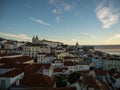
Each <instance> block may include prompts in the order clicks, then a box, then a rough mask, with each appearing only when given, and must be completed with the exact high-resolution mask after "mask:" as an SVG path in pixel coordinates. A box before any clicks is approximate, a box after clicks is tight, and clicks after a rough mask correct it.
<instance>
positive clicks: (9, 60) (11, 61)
mask: <svg viewBox="0 0 120 90" xmlns="http://www.w3.org/2000/svg"><path fill="white" fill-rule="evenodd" d="M30 60H32V58H31V57H29V56H21V57H14V58H2V59H0V63H5V64H15V63H24V62H27V61H30Z"/></svg>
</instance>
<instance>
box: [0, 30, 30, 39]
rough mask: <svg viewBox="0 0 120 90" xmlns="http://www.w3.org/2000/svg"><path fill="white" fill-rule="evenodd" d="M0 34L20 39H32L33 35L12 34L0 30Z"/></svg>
mask: <svg viewBox="0 0 120 90" xmlns="http://www.w3.org/2000/svg"><path fill="white" fill-rule="evenodd" d="M0 36H4V37H12V38H18V39H23V40H24V39H25V40H31V37H29V36H28V35H25V34H10V33H3V32H0Z"/></svg>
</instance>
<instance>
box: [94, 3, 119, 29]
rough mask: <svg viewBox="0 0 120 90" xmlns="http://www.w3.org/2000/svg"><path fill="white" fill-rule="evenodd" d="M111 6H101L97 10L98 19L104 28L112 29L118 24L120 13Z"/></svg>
mask: <svg viewBox="0 0 120 90" xmlns="http://www.w3.org/2000/svg"><path fill="white" fill-rule="evenodd" d="M116 11H117V10H116V9H115V8H113V7H111V6H108V7H107V6H104V5H103V3H102V4H99V5H98V6H97V8H96V10H95V12H96V16H97V18H98V19H99V20H100V21H101V23H102V24H103V28H110V27H111V26H112V25H113V24H115V23H117V22H118V19H119V13H117V12H116Z"/></svg>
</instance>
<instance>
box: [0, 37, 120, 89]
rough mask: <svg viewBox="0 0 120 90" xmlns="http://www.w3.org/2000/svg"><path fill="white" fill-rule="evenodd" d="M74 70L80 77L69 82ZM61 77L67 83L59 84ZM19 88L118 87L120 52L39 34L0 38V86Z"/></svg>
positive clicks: (119, 79)
mask: <svg viewBox="0 0 120 90" xmlns="http://www.w3.org/2000/svg"><path fill="white" fill-rule="evenodd" d="M91 67H92V68H93V69H91ZM75 72H77V73H79V75H80V77H79V78H78V79H77V80H76V77H78V76H75V78H71V80H73V81H74V80H75V81H74V82H73V83H71V81H69V77H70V76H71V75H74V74H73V73H75ZM75 75H76V74H75ZM91 76H92V77H91ZM58 77H59V78H58ZM73 77H74V76H73ZM63 81H64V82H66V84H65V85H62V86H59V84H61V83H60V82H63ZM58 86H59V87H58ZM21 89H24V90H119V89H120V56H115V55H108V54H107V53H103V52H101V51H96V50H94V47H92V46H84V47H80V46H79V44H78V43H76V44H75V45H73V46H69V45H64V44H63V43H61V42H53V41H48V40H39V38H38V36H33V39H32V43H30V42H18V41H12V40H6V39H0V90H21Z"/></svg>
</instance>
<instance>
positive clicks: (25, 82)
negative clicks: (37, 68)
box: [20, 73, 55, 87]
mask: <svg viewBox="0 0 120 90" xmlns="http://www.w3.org/2000/svg"><path fill="white" fill-rule="evenodd" d="M54 83H55V80H54V78H51V77H48V76H46V75H43V74H41V73H30V74H29V75H26V76H24V77H23V79H21V81H20V86H27V87H53V85H54Z"/></svg>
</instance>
